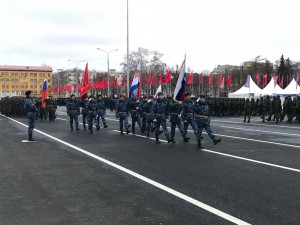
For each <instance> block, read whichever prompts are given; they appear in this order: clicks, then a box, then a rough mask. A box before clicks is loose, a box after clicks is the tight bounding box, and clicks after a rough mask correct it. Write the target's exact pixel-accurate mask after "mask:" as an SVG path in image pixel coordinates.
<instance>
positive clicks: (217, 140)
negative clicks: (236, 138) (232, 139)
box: [213, 137, 222, 145]
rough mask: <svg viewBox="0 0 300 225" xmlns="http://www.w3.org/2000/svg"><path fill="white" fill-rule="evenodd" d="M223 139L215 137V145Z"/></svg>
mask: <svg viewBox="0 0 300 225" xmlns="http://www.w3.org/2000/svg"><path fill="white" fill-rule="evenodd" d="M221 141H222V139H216V138H215V137H214V138H213V143H214V145H216V144H218V143H219V142H221Z"/></svg>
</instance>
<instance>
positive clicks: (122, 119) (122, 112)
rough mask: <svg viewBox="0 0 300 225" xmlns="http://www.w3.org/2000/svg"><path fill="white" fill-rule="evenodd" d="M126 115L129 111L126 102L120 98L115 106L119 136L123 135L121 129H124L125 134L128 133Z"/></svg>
mask: <svg viewBox="0 0 300 225" xmlns="http://www.w3.org/2000/svg"><path fill="white" fill-rule="evenodd" d="M128 115H129V110H128V105H127V102H126V101H125V99H122V98H121V99H119V101H118V102H117V105H116V117H117V118H118V119H119V124H120V131H121V135H123V127H125V129H126V133H127V134H128V133H130V131H129V130H128V128H129V125H128Z"/></svg>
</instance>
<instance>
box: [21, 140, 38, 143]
mask: <svg viewBox="0 0 300 225" xmlns="http://www.w3.org/2000/svg"><path fill="white" fill-rule="evenodd" d="M22 142H24V143H26V142H29V143H30V142H31V143H33V142H37V141H28V140H22Z"/></svg>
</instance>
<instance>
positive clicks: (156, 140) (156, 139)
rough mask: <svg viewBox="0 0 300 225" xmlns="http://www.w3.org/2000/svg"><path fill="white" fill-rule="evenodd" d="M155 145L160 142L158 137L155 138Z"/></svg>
mask: <svg viewBox="0 0 300 225" xmlns="http://www.w3.org/2000/svg"><path fill="white" fill-rule="evenodd" d="M155 143H156V144H160V141H159V139H158V136H156V137H155Z"/></svg>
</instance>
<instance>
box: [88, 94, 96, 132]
mask: <svg viewBox="0 0 300 225" xmlns="http://www.w3.org/2000/svg"><path fill="white" fill-rule="evenodd" d="M86 109H87V116H88V128H89V131H90V133H93V125H94V124H93V123H94V121H96V115H97V113H98V105H97V103H96V101H95V100H94V98H92V97H91V98H90V99H89V101H88V102H87V105H86ZM96 124H97V122H96ZM97 125H98V124H97ZM97 130H99V129H98V126H97Z"/></svg>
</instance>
